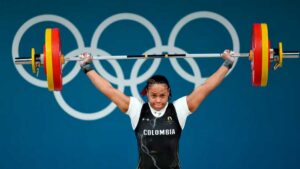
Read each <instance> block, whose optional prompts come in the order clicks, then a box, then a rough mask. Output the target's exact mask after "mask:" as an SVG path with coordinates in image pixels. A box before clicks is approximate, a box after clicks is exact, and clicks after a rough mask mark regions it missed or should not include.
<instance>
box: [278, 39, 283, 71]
mask: <svg viewBox="0 0 300 169" xmlns="http://www.w3.org/2000/svg"><path fill="white" fill-rule="evenodd" d="M278 52H279V55H278V56H279V64H278V66H279V67H282V61H283V59H282V58H283V49H282V42H279V44H278Z"/></svg>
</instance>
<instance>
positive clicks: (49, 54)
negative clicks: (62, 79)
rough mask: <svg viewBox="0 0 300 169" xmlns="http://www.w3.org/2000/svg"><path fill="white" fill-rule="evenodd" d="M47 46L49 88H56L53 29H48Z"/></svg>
mask: <svg viewBox="0 0 300 169" xmlns="http://www.w3.org/2000/svg"><path fill="white" fill-rule="evenodd" d="M45 48H46V63H47V64H46V69H47V81H48V90H49V91H53V90H54V81H53V69H52V67H53V66H52V29H50V28H48V29H46V37H45Z"/></svg>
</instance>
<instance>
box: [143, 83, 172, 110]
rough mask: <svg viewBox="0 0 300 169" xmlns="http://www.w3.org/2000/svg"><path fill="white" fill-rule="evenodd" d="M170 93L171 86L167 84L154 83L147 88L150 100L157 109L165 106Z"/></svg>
mask: <svg viewBox="0 0 300 169" xmlns="http://www.w3.org/2000/svg"><path fill="white" fill-rule="evenodd" d="M169 95H170V92H169V88H168V86H167V85H166V84H152V85H150V86H149V87H148V90H147V96H148V101H149V103H150V105H151V107H152V108H153V109H155V110H157V111H159V110H161V109H162V108H164V107H165V105H166V104H167V102H168V100H169Z"/></svg>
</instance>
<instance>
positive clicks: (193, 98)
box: [187, 64, 230, 112]
mask: <svg viewBox="0 0 300 169" xmlns="http://www.w3.org/2000/svg"><path fill="white" fill-rule="evenodd" d="M229 69H230V68H229V67H228V66H226V65H224V64H223V65H222V66H220V68H219V69H218V70H217V71H216V72H215V73H214V74H212V75H211V76H210V77H209V78H208V79H207V80H206V81H205V82H204V84H202V85H200V86H198V87H197V88H196V89H195V90H194V91H193V92H192V93H191V94H190V95H188V96H187V103H188V107H189V110H190V111H191V112H194V111H195V110H196V109H197V108H198V107H199V105H200V104H201V103H202V101H203V100H204V99H205V98H206V97H207V96H208V95H209V93H211V92H212V91H213V90H214V89H215V88H216V87H217V86H219V85H220V83H221V82H222V81H223V79H224V78H225V76H226V74H227V72H228V71H229Z"/></svg>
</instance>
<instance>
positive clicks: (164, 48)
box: [12, 11, 240, 120]
mask: <svg viewBox="0 0 300 169" xmlns="http://www.w3.org/2000/svg"><path fill="white" fill-rule="evenodd" d="M195 19H212V20H214V21H217V22H219V23H220V24H222V25H223V26H224V27H225V28H226V29H227V31H228V32H229V34H230V36H231V40H232V44H233V50H234V51H235V52H239V50H240V43H239V38H238V35H237V32H236V31H235V29H234V27H233V26H232V24H231V23H230V22H229V21H228V20H227V19H226V18H224V17H223V16H221V15H219V14H217V13H214V12H210V11H198V12H194V13H191V14H188V15H187V16H185V17H183V18H182V19H181V20H179V21H178V22H177V23H176V25H175V26H174V27H173V29H172V31H171V33H170V36H169V40H168V44H167V45H163V44H162V40H161V38H160V35H159V33H158V31H157V30H156V28H155V27H154V26H153V25H152V24H151V22H150V21H148V20H147V19H145V18H144V17H142V16H140V15H137V14H134V13H119V14H115V15H112V16H110V17H108V18H107V19H105V20H104V21H103V22H102V23H100V25H99V26H98V27H97V29H96V31H95V32H94V35H93V37H92V41H91V46H90V47H86V46H85V45H84V40H83V38H82V36H81V34H80V32H79V30H78V29H77V28H76V27H75V26H74V25H73V24H72V23H71V22H70V21H68V20H67V19H65V18H63V17H60V16H57V15H39V16H36V17H33V18H31V19H29V20H28V21H26V22H25V23H24V24H23V25H22V26H21V27H20V28H19V30H18V31H17V33H16V35H15V37H14V40H13V44H12V58H13V60H14V58H17V57H19V45H20V41H21V38H22V36H23V35H24V33H25V32H26V31H27V30H28V29H29V28H30V27H32V26H33V25H35V24H38V23H40V22H55V23H59V24H61V25H63V26H65V27H66V28H67V29H68V30H70V32H71V33H72V34H73V35H74V37H75V40H76V43H77V45H78V48H77V49H75V50H73V51H71V52H69V53H67V54H66V55H65V56H66V57H71V56H78V55H79V54H81V53H82V52H84V51H85V52H90V53H92V54H93V55H110V54H109V53H108V52H106V51H105V50H103V49H98V48H97V44H98V41H99V39H100V37H101V34H102V33H103V31H104V30H105V29H106V28H107V27H109V26H110V25H111V24H113V23H115V22H118V21H122V20H130V21H134V22H137V23H139V24H141V25H143V26H144V27H145V28H146V29H148V31H149V32H150V33H151V35H152V37H153V39H154V42H155V47H153V48H151V49H149V50H147V51H145V52H144V53H145V54H153V53H162V52H168V53H187V52H185V51H184V50H183V49H181V48H179V47H176V46H175V41H176V37H177V35H178V33H179V32H180V30H181V29H182V28H183V27H184V26H185V25H186V24H187V23H189V22H191V21H193V20H195ZM144 61H145V60H142V59H139V60H136V62H135V63H134V65H133V68H132V71H131V74H130V78H129V79H125V78H124V73H123V70H122V68H121V66H120V64H119V63H118V62H117V61H116V60H109V61H108V62H109V63H110V64H111V65H112V67H113V68H114V69H115V72H116V76H117V77H114V76H112V75H111V74H110V73H108V72H107V71H106V70H105V69H104V68H103V66H102V65H101V64H100V62H98V61H94V62H93V63H94V66H95V69H96V70H97V71H98V72H101V75H102V76H103V77H104V78H106V79H107V80H108V81H110V82H111V83H113V84H115V85H117V86H118V89H119V90H120V91H122V92H123V91H124V88H125V87H126V86H128V87H130V90H131V93H132V95H133V96H135V97H137V98H139V99H142V98H141V97H140V95H139V91H138V88H137V86H138V84H140V83H143V82H145V81H146V80H147V79H148V78H150V77H151V76H152V75H153V74H154V73H155V72H156V70H157V69H158V67H159V65H160V62H161V59H155V60H154V61H153V63H152V64H151V66H150V68H149V69H148V70H147V71H146V72H145V73H144V74H142V75H141V76H139V77H138V72H139V70H140V68H141V66H142V65H143V63H144ZM186 61H187V63H188V64H189V65H190V66H191V69H192V71H193V75H191V74H189V73H188V72H186V71H185V70H184V69H183V68H182V67H181V66H180V65H179V63H178V62H177V59H170V63H171V66H172V67H173V69H174V70H175V71H176V73H178V75H180V76H181V77H182V78H183V79H185V80H186V81H188V82H190V83H193V84H194V86H195V87H196V86H198V85H199V84H201V83H203V82H204V81H205V79H206V78H203V77H202V76H201V72H200V68H199V67H198V65H197V63H196V62H195V60H194V59H186ZM236 63H237V62H235V64H236ZM235 64H234V65H233V68H234V67H235ZM65 65H66V64H65ZM65 65H64V66H65ZM64 66H63V67H64ZM15 67H16V69H17V71H18V72H19V73H20V75H21V76H22V77H23V78H24V79H25V80H26V81H28V82H29V83H31V84H33V85H35V86H38V87H42V88H47V82H46V81H43V80H40V79H37V78H36V77H34V76H32V75H31V74H29V73H28V72H27V71H26V70H25V69H24V67H23V66H22V65H15ZM232 70H233V69H231V70H230V72H231V71H232ZM79 72H80V66H79V64H78V63H77V64H75V66H74V67H73V69H72V70H71V71H70V72H69V73H68V74H67V75H66V76H64V77H63V85H65V84H67V83H69V82H70V81H71V80H72V79H73V78H74V77H75V76H76V75H77V74H78V73H79ZM230 72H228V74H229V73H230ZM228 74H227V75H228ZM53 93H54V97H55V99H56V101H57V103H58V104H59V106H60V107H61V108H62V109H63V110H64V111H65V112H66V113H68V114H69V115H70V116H72V117H74V118H77V119H80V120H96V119H100V118H103V117H105V116H107V115H109V114H110V113H112V112H113V111H114V109H115V108H116V105H115V104H113V103H110V104H109V105H108V106H107V107H106V108H104V109H102V110H100V111H98V112H94V113H84V112H80V111H78V110H75V109H74V108H72V107H71V106H70V105H69V104H68V103H67V102H66V101H65V100H64V98H63V97H62V94H61V92H53Z"/></svg>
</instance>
